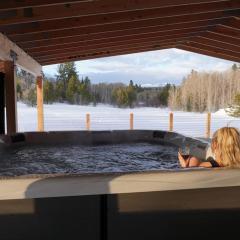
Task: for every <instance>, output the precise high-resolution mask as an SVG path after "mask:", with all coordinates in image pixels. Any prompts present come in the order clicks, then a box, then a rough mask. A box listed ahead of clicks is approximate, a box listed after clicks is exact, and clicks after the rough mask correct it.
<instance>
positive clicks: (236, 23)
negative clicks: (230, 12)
mask: <svg viewBox="0 0 240 240" xmlns="http://www.w3.org/2000/svg"><path fill="white" fill-rule="evenodd" d="M222 25H223V26H226V27H231V28H236V29H239V28H240V18H239V17H232V18H231V19H230V20H229V21H228V22H223V23H222Z"/></svg>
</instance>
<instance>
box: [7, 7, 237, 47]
mask: <svg viewBox="0 0 240 240" xmlns="http://www.w3.org/2000/svg"><path fill="white" fill-rule="evenodd" d="M234 14H236V11H235V10H230V11H228V14H224V12H211V13H200V14H191V13H189V14H187V15H182V16H174V17H166V18H155V19H145V20H138V21H135V22H123V23H112V24H104V25H97V26H87V27H84V26H79V27H74V28H73V27H72V26H68V28H67V29H60V30H55V31H44V32H40V33H25V34H23V35H21V34H19V35H13V36H11V39H12V40H13V41H14V42H19V43H23V42H33V41H39V40H50V39H56V38H63V37H71V36H77V35H82V34H92V33H103V32H113V31H122V30H129V29H136V28H146V27H152V26H159V27H160V26H166V27H167V26H168V25H178V24H183V23H196V22H200V21H207V20H209V21H211V22H212V21H216V22H215V23H216V24H218V23H220V22H222V21H228V22H230V20H231V19H232V18H233V17H231V15H234ZM239 14H240V11H239Z"/></svg>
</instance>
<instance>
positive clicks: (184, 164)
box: [178, 152, 190, 168]
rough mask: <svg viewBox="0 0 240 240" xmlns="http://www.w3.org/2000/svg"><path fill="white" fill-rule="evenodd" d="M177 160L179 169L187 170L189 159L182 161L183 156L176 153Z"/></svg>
mask: <svg viewBox="0 0 240 240" xmlns="http://www.w3.org/2000/svg"><path fill="white" fill-rule="evenodd" d="M178 160H179V163H180V165H181V167H183V168H187V167H188V166H189V160H190V157H189V158H188V159H184V158H183V156H182V155H181V153H180V152H178Z"/></svg>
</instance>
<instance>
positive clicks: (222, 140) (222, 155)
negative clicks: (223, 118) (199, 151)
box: [211, 127, 240, 167]
mask: <svg viewBox="0 0 240 240" xmlns="http://www.w3.org/2000/svg"><path fill="white" fill-rule="evenodd" d="M211 148H212V151H213V152H214V153H215V154H216V155H217V159H216V160H217V161H218V162H219V163H220V164H221V165H222V166H223V167H240V133H239V131H238V130H237V129H236V128H233V127H223V128H220V129H218V130H217V131H216V132H215V133H214V134H213V138H212V144H211ZM218 158H219V159H218Z"/></svg>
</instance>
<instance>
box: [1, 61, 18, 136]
mask: <svg viewBox="0 0 240 240" xmlns="http://www.w3.org/2000/svg"><path fill="white" fill-rule="evenodd" d="M4 70H5V94H6V117H7V134H14V133H16V132H17V99H16V79H15V65H14V62H13V61H5V62H4Z"/></svg>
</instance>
